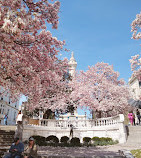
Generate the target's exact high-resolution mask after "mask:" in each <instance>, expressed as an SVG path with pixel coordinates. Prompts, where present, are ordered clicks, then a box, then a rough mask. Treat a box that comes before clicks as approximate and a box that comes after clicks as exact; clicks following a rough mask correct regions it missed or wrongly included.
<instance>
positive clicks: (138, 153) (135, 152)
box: [131, 149, 141, 158]
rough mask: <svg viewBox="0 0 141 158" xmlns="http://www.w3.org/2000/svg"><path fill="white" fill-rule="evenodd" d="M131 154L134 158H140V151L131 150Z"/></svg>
mask: <svg viewBox="0 0 141 158" xmlns="http://www.w3.org/2000/svg"><path fill="white" fill-rule="evenodd" d="M131 153H132V155H133V156H134V157H135V158H141V149H137V150H131Z"/></svg>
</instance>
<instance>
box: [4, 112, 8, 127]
mask: <svg viewBox="0 0 141 158" xmlns="http://www.w3.org/2000/svg"><path fill="white" fill-rule="evenodd" d="M7 119H8V116H7V114H5V115H4V125H7Z"/></svg>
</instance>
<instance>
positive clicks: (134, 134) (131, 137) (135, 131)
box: [126, 126, 141, 147]
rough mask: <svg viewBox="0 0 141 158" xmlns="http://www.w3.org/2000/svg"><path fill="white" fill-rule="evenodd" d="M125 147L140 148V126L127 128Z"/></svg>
mask: <svg viewBox="0 0 141 158" xmlns="http://www.w3.org/2000/svg"><path fill="white" fill-rule="evenodd" d="M126 145H135V146H140V147H141V126H129V127H128V137H127V142H126Z"/></svg>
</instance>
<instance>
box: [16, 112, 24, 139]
mask: <svg viewBox="0 0 141 158" xmlns="http://www.w3.org/2000/svg"><path fill="white" fill-rule="evenodd" d="M16 124H17V128H16V131H15V137H19V139H20V140H21V141H22V134H23V114H22V113H21V110H20V111H19V113H18V115H17V118H16Z"/></svg>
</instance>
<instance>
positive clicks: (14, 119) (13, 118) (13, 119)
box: [13, 112, 16, 121]
mask: <svg viewBox="0 0 141 158" xmlns="http://www.w3.org/2000/svg"><path fill="white" fill-rule="evenodd" d="M13 120H14V121H15V120H16V112H14V118H13Z"/></svg>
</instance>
